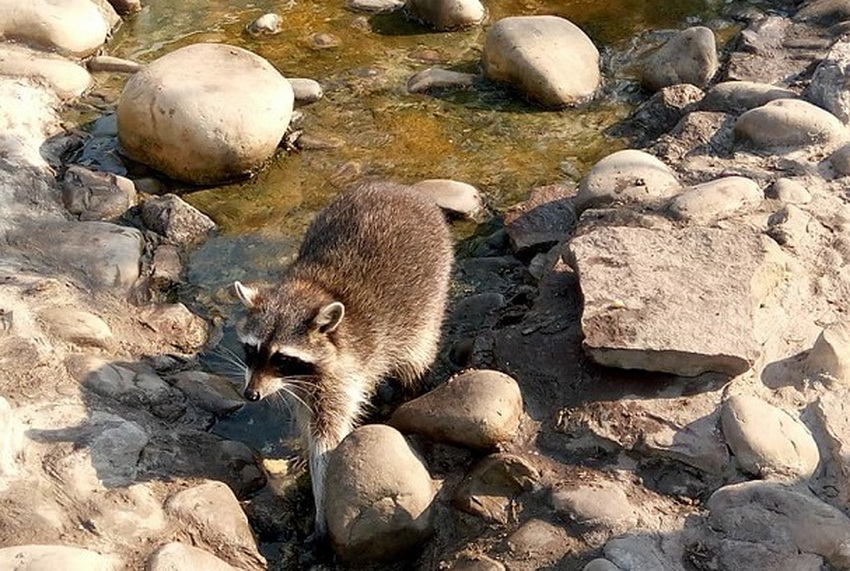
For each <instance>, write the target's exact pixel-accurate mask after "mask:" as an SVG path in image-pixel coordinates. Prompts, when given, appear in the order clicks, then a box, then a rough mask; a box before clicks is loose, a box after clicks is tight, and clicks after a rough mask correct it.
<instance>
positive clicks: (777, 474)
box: [721, 395, 820, 479]
mask: <svg viewBox="0 0 850 571" xmlns="http://www.w3.org/2000/svg"><path fill="white" fill-rule="evenodd" d="M721 421H722V424H723V434H724V435H725V437H726V442H727V443H728V444H729V448H730V449H731V450H732V453H733V454H734V455H735V458H736V459H737V460H738V464H739V465H740V466H741V468H743V469H744V470H745V471H747V472H749V473H750V474H754V475H756V476H758V477H760V478H763V479H771V478H780V479H785V478H788V479H806V478H810V477H811V476H812V475H813V474H814V472H815V470H816V469H817V467H818V463H819V462H820V453H819V452H818V445H817V443H816V442H815V439H814V438H813V437H812V434H811V433H810V432H809V430H808V429H807V428H806V427H805V426H804V425H803V424H802V423H800V421H799V420H797V419H795V418H793V417H792V416H791V415H790V414H788V413H787V412H785V411H784V410H782V409H779V408H776V407H775V406H773V405H770V404H768V403H766V402H764V401H763V400H761V399H759V398H758V397H754V396H746V395H738V396H733V397H731V398H729V399H728V400H726V402H724V403H723V412H722V414H721Z"/></svg>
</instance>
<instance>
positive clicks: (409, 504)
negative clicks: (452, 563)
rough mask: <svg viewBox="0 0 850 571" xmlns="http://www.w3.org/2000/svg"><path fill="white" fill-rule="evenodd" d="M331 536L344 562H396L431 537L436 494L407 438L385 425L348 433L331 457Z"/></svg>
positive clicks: (328, 502)
mask: <svg viewBox="0 0 850 571" xmlns="http://www.w3.org/2000/svg"><path fill="white" fill-rule="evenodd" d="M326 494H327V497H326V502H327V504H326V506H327V508H326V513H327V521H328V531H329V534H330V538H331V542H332V544H333V546H334V549H335V550H336V552H337V553H338V554H339V555H340V556H341V557H342V558H343V559H345V560H347V561H351V562H365V561H372V560H377V559H392V558H395V557H398V556H399V555H401V554H403V553H405V552H407V551H410V550H411V549H413V548H415V547H416V546H417V545H419V544H420V542H421V541H422V540H423V539H424V538H426V537H427V536H428V535H430V534H431V502H432V499H433V497H434V490H433V488H432V484H431V478H430V476H429V475H428V470H427V469H426V468H425V466H424V465H423V464H422V462H421V460H420V459H419V458H418V457H417V456H416V454H415V453H414V452H413V451H412V450H411V449H410V447H409V446H408V444H407V442H406V441H405V439H404V437H403V436H402V435H401V434H399V433H398V432H397V431H395V430H394V429H392V428H390V427H389V426H385V425H377V424H373V425H367V426H363V427H360V428H358V429H357V430H355V431H354V432H352V433H351V434H349V435H348V436H347V437H346V438H345V440H343V441H342V443H341V444H340V445H339V446H338V447H337V448H336V450H334V451H333V452H332V453H331V456H330V460H329V464H328V480H327V487H326Z"/></svg>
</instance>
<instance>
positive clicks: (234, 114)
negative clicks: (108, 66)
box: [118, 44, 294, 184]
mask: <svg viewBox="0 0 850 571" xmlns="http://www.w3.org/2000/svg"><path fill="white" fill-rule="evenodd" d="M293 101H294V95H293V92H292V86H291V85H290V83H289V82H288V81H286V79H285V78H284V77H283V76H282V75H280V73H278V72H277V70H276V69H275V68H274V67H272V65H271V64H269V63H268V62H267V61H266V60H264V59H263V58H261V57H260V56H258V55H256V54H253V53H251V52H249V51H247V50H244V49H242V48H237V47H235V46H228V45H225V44H194V45H191V46H187V47H184V48H180V49H178V50H175V51H173V52H171V53H169V54H167V55H165V56H163V57H161V58H159V59H157V60H156V61H154V62H152V63H151V64H150V65H148V66H147V67H146V68H145V69H144V70H142V71H140V72H138V73H136V74H135V75H133V77H132V78H130V80H129V81H128V82H127V85H126V86H125V87H124V91H123V92H122V93H121V98H120V99H119V101H118V136H119V138H120V140H121V145H122V146H123V148H124V151H125V152H126V153H127V154H128V155H129V156H130V157H131V158H133V159H135V160H137V161H139V162H142V163H145V164H147V165H149V166H152V167H153V168H155V169H157V170H160V171H162V172H164V173H166V174H167V175H169V176H171V177H173V178H176V179H179V180H183V181H186V182H190V183H198V184H214V183H218V182H222V181H226V180H230V179H234V178H237V177H240V176H243V175H245V174H247V173H250V172H251V171H253V170H255V169H257V168H259V167H260V166H261V165H262V164H263V163H264V162H265V161H266V160H268V159H269V157H271V156H272V154H273V153H274V152H275V149H276V148H277V145H278V143H279V142H280V140H281V137H283V134H284V132H285V131H286V128H287V126H288V125H289V121H290V119H291V117H292V107H293Z"/></svg>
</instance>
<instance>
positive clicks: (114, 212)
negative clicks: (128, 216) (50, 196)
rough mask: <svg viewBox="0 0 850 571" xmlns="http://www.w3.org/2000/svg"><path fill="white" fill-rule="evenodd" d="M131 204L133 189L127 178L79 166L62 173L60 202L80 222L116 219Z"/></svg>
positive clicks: (134, 196) (72, 166)
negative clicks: (63, 175) (63, 174)
mask: <svg viewBox="0 0 850 571" xmlns="http://www.w3.org/2000/svg"><path fill="white" fill-rule="evenodd" d="M135 201H136V187H135V186H134V185H133V181H131V180H130V179H128V178H125V177H123V176H120V175H115V174H112V173H106V172H98V171H93V170H91V169H87V168H85V167H82V166H79V165H71V166H70V167H68V170H67V171H65V177H64V179H63V182H62V202H63V203H64V204H65V208H67V209H68V212H70V213H71V214H76V215H78V216H79V217H80V220H108V219H114V218H118V217H119V216H121V215H122V214H124V212H126V211H127V209H128V208H130V207H131V206H132V205H133V204H134V203H135Z"/></svg>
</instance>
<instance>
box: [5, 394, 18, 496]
mask: <svg viewBox="0 0 850 571" xmlns="http://www.w3.org/2000/svg"><path fill="white" fill-rule="evenodd" d="M23 447H24V433H23V429H22V427H21V426H20V423H19V422H18V419H17V418H15V414H14V411H13V410H12V407H11V406H9V401H7V400H6V399H5V398H3V397H2V396H0V490H2V489H3V484H4V480H5V479H6V478H9V477H11V476H14V475H15V474H16V473H17V471H18V469H17V466H18V461H19V459H20V455H21V452H22V451H23Z"/></svg>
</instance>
